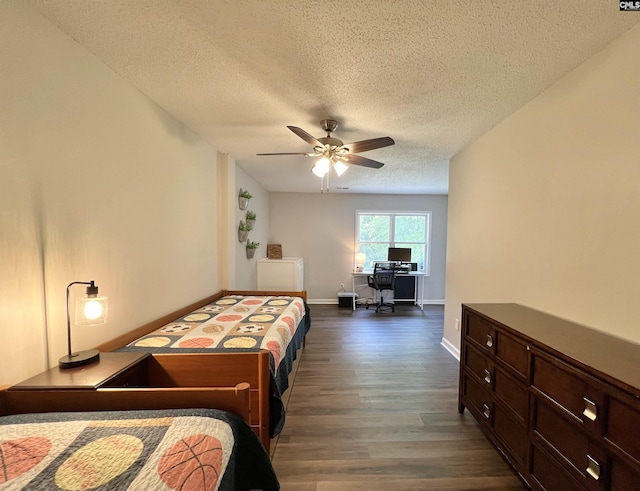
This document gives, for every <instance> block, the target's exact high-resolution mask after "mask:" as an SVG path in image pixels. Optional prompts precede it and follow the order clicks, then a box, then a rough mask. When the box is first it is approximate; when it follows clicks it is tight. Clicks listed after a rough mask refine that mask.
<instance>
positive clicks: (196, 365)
mask: <svg viewBox="0 0 640 491" xmlns="http://www.w3.org/2000/svg"><path fill="white" fill-rule="evenodd" d="M225 295H247V296H249V295H253V296H292V297H300V298H302V299H303V300H305V301H306V300H307V292H306V291H278V292H275V291H256V290H221V291H220V292H218V293H216V294H214V295H211V296H209V297H207V298H204V299H202V300H200V301H198V302H195V303H193V304H191V305H187V306H186V307H183V308H181V309H179V310H176V311H175V312H171V313H170V314H167V315H164V316H162V317H160V318H159V319H156V320H154V321H151V322H149V323H147V324H145V325H143V326H141V327H138V328H136V329H133V330H132V331H130V332H128V333H126V334H123V335H121V336H118V337H117V338H115V339H113V340H111V341H108V342H106V343H103V344H101V345H98V346H96V347H95V349H97V350H99V351H114V350H117V349H119V348H122V347H123V346H126V345H127V344H129V343H131V342H133V341H135V340H136V339H138V338H140V337H142V336H144V335H146V334H148V333H150V332H152V331H155V330H156V329H159V328H161V327H162V326H164V325H165V324H168V323H170V322H172V321H174V320H175V319H178V318H180V317H182V316H184V315H187V314H188V313H190V312H193V311H194V310H197V309H199V308H200V307H203V306H205V305H207V304H209V303H211V302H213V301H215V300H218V299H219V298H221V297H223V296H225ZM147 365H148V367H149V368H148V372H149V373H148V374H147V376H148V378H149V385H150V386H154V387H229V386H234V385H236V384H239V383H242V382H246V383H248V384H249V385H250V386H251V391H250V400H251V401H250V404H251V414H250V418H249V423H250V425H251V427H252V428H253V430H254V431H255V432H256V433H257V434H258V436H259V437H260V440H261V441H262V443H263V445H264V446H265V448H266V449H267V451H269V449H270V444H271V438H270V435H269V421H270V411H269V398H270V395H271V391H270V378H271V375H270V372H269V352H268V351H267V350H260V351H259V352H244V353H180V354H167V353H154V354H153V361H151V362H149V363H148V364H147ZM205 368H206V369H205Z"/></svg>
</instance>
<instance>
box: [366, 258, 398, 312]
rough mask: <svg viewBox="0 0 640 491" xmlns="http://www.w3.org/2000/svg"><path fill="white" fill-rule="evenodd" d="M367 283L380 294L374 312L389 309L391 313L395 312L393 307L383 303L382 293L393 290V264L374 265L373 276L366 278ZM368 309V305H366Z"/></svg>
mask: <svg viewBox="0 0 640 491" xmlns="http://www.w3.org/2000/svg"><path fill="white" fill-rule="evenodd" d="M367 283H368V284H369V286H370V287H371V288H374V289H376V290H377V291H379V292H380V301H379V302H378V303H377V304H376V312H380V310H381V309H389V308H390V309H391V312H395V311H396V307H395V305H394V304H392V303H388V302H385V301H384V291H385V290H393V289H394V288H395V285H396V274H395V264H394V263H388V262H386V263H376V264H375V266H374V268H373V274H372V275H371V276H369V277H368V278H367ZM368 308H369V305H367V309H368Z"/></svg>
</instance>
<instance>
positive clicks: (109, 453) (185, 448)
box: [0, 384, 279, 491]
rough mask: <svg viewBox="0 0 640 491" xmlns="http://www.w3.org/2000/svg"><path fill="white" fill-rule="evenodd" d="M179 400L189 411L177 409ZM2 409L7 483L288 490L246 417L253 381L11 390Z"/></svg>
mask: <svg viewBox="0 0 640 491" xmlns="http://www.w3.org/2000/svg"><path fill="white" fill-rule="evenodd" d="M178 400H179V401H182V402H181V404H183V405H185V406H187V408H180V409H176V401H178ZM216 406H219V407H222V408H226V409H217V408H216ZM0 407H1V411H0V414H2V416H0V488H2V489H7V490H46V491H52V490H88V489H92V490H105V491H106V490H115V489H117V490H121V489H122V490H127V489H128V490H140V489H144V490H152V489H172V490H191V489H199V490H209V491H216V490H220V491H241V490H242V491H249V490H252V489H262V490H264V491H276V490H278V489H279V484H278V479H277V477H276V475H275V472H274V470H273V467H272V465H271V461H270V459H269V455H268V453H267V451H266V450H265V448H264V446H263V445H262V443H261V442H260V440H259V438H258V436H257V435H256V433H255V432H254V431H253V430H252V429H251V427H250V426H249V424H248V422H247V421H246V420H245V419H243V417H242V416H241V415H243V416H245V417H246V416H248V414H249V385H248V384H239V385H238V386H237V387H235V388H201V389H190V388H165V389H149V388H147V389H135V388H112V389H98V390H95V391H83V394H78V391H75V392H74V391H64V390H56V391H11V390H10V389H9V390H6V388H5V390H0ZM45 409H49V411H48V412H43V410H45ZM87 409H89V410H87ZM97 409H101V410H97Z"/></svg>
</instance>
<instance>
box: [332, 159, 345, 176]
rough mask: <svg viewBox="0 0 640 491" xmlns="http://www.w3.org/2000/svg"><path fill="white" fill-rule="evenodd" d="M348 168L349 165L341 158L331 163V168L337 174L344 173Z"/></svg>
mask: <svg viewBox="0 0 640 491" xmlns="http://www.w3.org/2000/svg"><path fill="white" fill-rule="evenodd" d="M348 168H349V166H348V165H346V164H345V163H344V162H342V161H341V160H337V161H336V163H335V164H333V169H334V170H335V171H336V174H338V176H341V175H342V174H344V173H345V172H346V170H347V169H348Z"/></svg>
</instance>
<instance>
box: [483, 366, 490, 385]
mask: <svg viewBox="0 0 640 491" xmlns="http://www.w3.org/2000/svg"><path fill="white" fill-rule="evenodd" d="M484 381H485V382H486V383H488V384H490V383H491V372H490V371H489V370H486V369H485V371H484Z"/></svg>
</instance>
